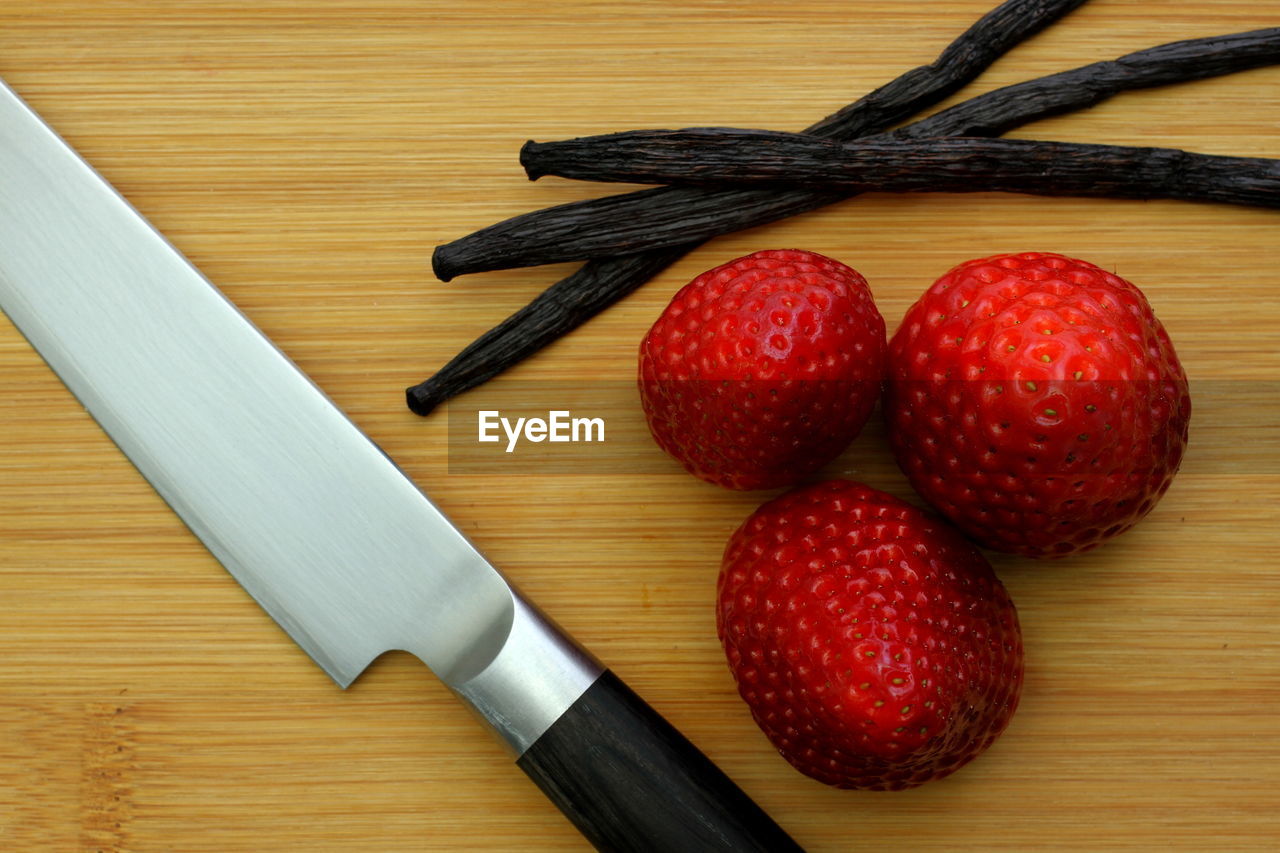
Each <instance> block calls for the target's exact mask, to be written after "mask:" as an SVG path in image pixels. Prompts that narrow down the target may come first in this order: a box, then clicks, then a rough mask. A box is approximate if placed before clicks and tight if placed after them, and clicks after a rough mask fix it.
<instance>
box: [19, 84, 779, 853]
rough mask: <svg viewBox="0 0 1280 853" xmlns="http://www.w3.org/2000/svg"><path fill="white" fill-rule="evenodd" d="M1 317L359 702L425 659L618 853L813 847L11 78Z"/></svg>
mask: <svg viewBox="0 0 1280 853" xmlns="http://www.w3.org/2000/svg"><path fill="white" fill-rule="evenodd" d="M0 309H3V311H4V313H5V314H6V315H7V316H8V317H9V319H10V320H11V321H12V322H13V323H14V325H15V326H16V327H17V328H18V329H19V331H21V332H22V334H23V335H24V336H25V337H26V338H27V340H28V341H29V342H30V343H31V345H32V346H33V347H34V348H35V349H36V350H37V351H38V352H39V353H40V355H41V356H42V357H43V358H44V360H45V361H46V362H47V363H48V365H49V366H50V368H52V369H53V371H54V372H55V373H56V374H57V375H58V377H59V378H60V379H61V380H62V381H63V383H64V384H66V385H67V387H68V388H69V389H70V390H71V392H72V393H73V394H74V395H75V396H76V398H77V399H78V400H79V401H80V402H81V403H82V404H83V405H84V407H85V408H86V409H87V410H88V412H89V413H90V414H91V415H92V416H93V417H94V418H95V419H96V420H97V422H98V423H99V425H101V426H102V428H103V429H104V430H105V431H106V433H107V434H108V435H109V436H110V437H111V438H112V440H113V441H114V442H115V443H116V445H117V446H118V447H119V448H120V450H121V451H122V452H123V453H124V454H125V455H126V456H127V457H128V458H129V459H130V460H131V461H132V463H133V464H134V465H135V466H136V467H137V469H138V470H139V471H140V472H141V473H142V475H143V476H144V477H145V478H146V479H147V480H148V481H149V482H150V483H151V484H152V485H153V486H154V487H155V489H156V491H157V492H159V494H160V495H161V496H162V497H163V498H164V500H165V501H166V502H167V503H168V504H169V506H170V507H172V509H173V510H174V511H175V512H176V513H177V514H178V516H179V517H181V518H182V520H183V521H184V522H185V523H186V525H187V526H188V527H189V528H190V529H191V531H192V532H193V533H194V534H195V535H196V536H197V537H198V538H199V539H200V541H201V542H203V543H204V545H205V546H206V547H207V548H208V549H209V551H210V552H211V553H212V554H213V555H214V557H216V558H217V559H218V561H219V562H221V563H222V565H224V566H225V567H226V568H227V570H228V571H230V572H231V574H232V575H233V576H234V577H235V578H236V579H237V581H238V582H239V583H240V584H241V586H243V587H244V589H245V590H246V591H247V592H248V593H249V595H251V596H252V597H253V598H254V599H255V600H256V601H257V602H258V603H259V604H260V605H261V606H262V607H263V608H264V609H265V610H266V611H267V612H268V613H269V614H270V615H271V617H272V618H273V619H274V620H275V621H276V622H277V623H278V624H279V625H280V626H281V627H282V628H283V629H284V630H285V632H287V633H288V635H289V636H290V637H292V638H293V640H294V641H295V642H296V643H297V644H298V645H299V646H301V647H302V649H303V650H305V651H306V652H307V654H308V655H310V656H311V658H312V659H314V660H315V661H316V663H317V664H319V666H320V667H321V668H322V669H323V670H324V671H325V672H326V673H328V674H329V676H330V677H331V678H332V679H333V680H334V681H335V682H336V683H337V684H338V685H339V686H340V687H346V686H348V685H349V684H351V683H352V681H354V680H355V678H356V677H357V676H358V675H359V674H360V672H361V671H362V670H364V668H365V667H366V666H368V664H369V663H370V662H372V660H373V659H374V658H376V657H377V656H378V655H380V654H382V653H383V652H385V651H388V650H392V649H399V650H406V651H409V652H411V653H413V654H414V655H416V656H417V657H418V658H420V659H421V660H422V661H423V662H424V663H425V664H426V665H427V666H428V667H430V668H431V670H432V671H433V672H434V673H435V674H436V675H437V676H438V677H440V678H441V679H442V680H443V681H444V682H445V683H446V684H447V685H448V686H449V687H450V689H451V690H453V692H454V693H455V694H457V695H458V696H459V697H460V698H461V699H462V700H463V701H464V702H466V703H467V704H469V705H470V706H471V707H472V708H473V709H474V710H475V711H476V712H477V715H478V716H479V718H480V719H481V720H483V721H484V722H485V723H486V724H487V725H488V726H489V727H490V728H491V729H492V730H493V732H494V733H495V734H496V735H497V737H498V740H499V742H500V743H502V744H504V745H505V746H506V747H507V748H508V749H509V750H510V752H511V753H512V754H513V755H514V756H515V762H516V764H517V765H518V766H519V767H520V768H521V769H522V770H524V772H525V773H526V774H527V775H528V776H529V777H530V778H531V779H532V780H533V781H534V783H535V784H537V785H538V787H540V788H541V789H542V790H543V791H544V793H546V794H547V796H548V797H550V798H551V800H552V801H553V802H555V804H556V805H557V806H558V807H559V808H560V809H561V810H562V811H563V812H564V813H565V815H566V816H567V817H568V818H569V819H570V820H571V821H573V822H574V824H575V825H576V826H577V827H578V828H579V830H581V831H582V833H583V834H584V835H585V836H586V838H587V839H588V840H589V841H590V842H591V843H593V844H594V845H595V846H597V847H598V848H600V849H609V850H681V851H686V850H772V851H777V850H798V849H799V847H798V846H797V845H796V844H795V842H794V841H793V840H792V839H791V838H790V837H789V836H788V835H787V834H786V832H784V831H783V830H782V829H781V828H779V827H778V825H777V824H776V823H774V822H773V820H772V819H771V818H769V817H768V816H767V815H766V814H765V812H764V811H763V810H762V809H760V808H759V807H758V806H757V805H756V804H755V803H754V802H753V801H752V800H751V799H750V798H749V797H748V796H747V795H746V794H745V793H744V792H743V791H742V790H741V788H739V787H738V786H737V785H736V784H734V783H733V782H732V781H731V780H729V779H728V777H727V776H725V775H724V774H723V773H722V772H721V771H720V770H719V769H718V768H717V767H716V766H715V765H714V764H713V763H712V762H711V761H710V760H709V759H707V758H706V756H704V755H703V754H702V753H701V752H700V751H699V750H698V749H697V748H696V747H695V746H693V745H692V744H691V743H690V742H689V741H688V740H687V739H686V738H684V737H683V736H682V735H680V734H679V733H678V732H677V731H676V730H675V729H674V728H672V727H671V726H670V725H669V724H668V723H667V722H666V721H665V720H664V719H663V718H662V717H661V716H660V715H659V714H658V713H657V712H655V711H654V710H653V709H652V708H650V707H649V706H648V705H647V704H646V703H644V702H643V700H641V699H640V698H639V697H638V696H637V695H636V694H635V693H634V692H632V691H631V690H630V689H629V688H628V687H627V686H626V685H625V684H623V683H622V682H621V681H620V680H619V679H618V678H617V677H616V676H615V675H614V674H613V673H612V672H611V671H609V670H608V669H607V668H605V667H604V666H603V665H602V664H601V663H600V662H599V661H597V660H596V659H595V658H594V657H593V656H592V655H591V654H589V653H588V652H587V651H585V650H584V649H582V648H581V647H580V646H579V645H578V644H577V643H575V642H574V641H573V640H572V639H571V638H569V637H568V636H566V635H565V634H564V633H563V632H562V631H561V630H560V629H559V628H557V627H556V625H555V624H554V623H553V622H552V621H551V620H550V619H549V618H547V617H546V616H545V615H544V614H543V613H542V612H541V611H540V610H538V608H536V607H535V606H534V605H532V604H531V603H530V602H529V601H528V600H527V599H525V598H524V597H523V596H521V595H520V593H519V592H518V591H517V590H516V589H514V588H513V587H512V585H511V584H510V583H509V582H508V581H507V580H506V579H505V578H504V577H503V575H502V574H501V573H500V572H499V571H498V570H497V569H496V568H494V566H492V565H491V564H490V563H489V561H488V560H487V559H486V558H485V557H484V556H483V554H482V553H481V552H480V551H479V549H478V548H476V547H475V545H474V544H473V543H471V542H470V541H469V540H468V539H467V537H466V536H464V535H463V534H462V533H461V532H460V531H459V530H458V529H457V528H456V527H455V526H454V525H453V524H452V523H451V522H450V521H449V520H448V519H447V518H446V517H445V516H444V515H443V513H441V511H440V510H439V509H438V508H437V507H436V506H435V505H434V504H433V503H432V502H431V500H430V499H429V498H428V497H427V496H426V494H424V493H423V491H421V490H420V489H419V488H418V487H417V486H416V485H415V484H414V483H413V482H412V481H410V480H409V478H408V477H406V476H405V475H404V473H403V472H402V471H401V470H400V469H399V468H398V467H397V466H396V464H395V463H394V462H393V461H392V460H391V459H390V458H389V457H388V456H387V455H386V454H385V453H383V452H382V450H381V449H380V448H378V447H377V445H376V444H374V442H373V441H372V440H370V439H369V438H368V437H367V436H365V435H364V434H363V433H362V432H361V431H360V430H359V428H358V427H357V426H356V425H355V424H354V423H353V422H352V421H351V420H350V419H349V418H348V417H347V416H346V415H344V414H343V413H342V412H341V411H340V410H339V409H338V408H337V407H336V406H335V405H334V404H333V403H332V402H331V401H330V400H329V399H328V398H327V397H326V396H325V394H324V392H323V391H322V390H321V389H320V388H319V387H317V386H316V385H315V384H314V383H313V382H311V381H310V380H309V379H308V378H307V377H306V376H305V375H304V374H303V373H302V372H301V371H300V370H299V369H298V368H297V367H296V366H295V365H294V364H293V363H292V362H291V361H290V360H289V359H288V357H287V356H286V355H285V354H284V353H283V352H282V351H280V350H279V349H278V348H277V347H275V346H274V345H273V344H272V343H271V342H270V341H269V340H268V339H267V338H266V337H265V336H264V335H263V334H262V333H261V332H259V331H258V330H257V329H256V328H255V327H254V326H253V324H252V323H251V322H250V321H249V320H248V319H247V318H246V317H245V316H244V315H243V314H242V313H241V312H240V311H239V310H238V309H237V308H236V307H235V306H234V305H233V304H232V303H231V302H230V301H229V300H227V299H226V298H225V297H224V296H223V295H222V293H221V292H220V291H218V289H217V288H216V287H215V286H214V285H213V284H212V283H210V282H209V281H208V280H207V279H206V278H204V277H203V276H202V275H201V274H200V273H199V271H197V270H196V269H195V267H194V266H192V265H191V264H190V263H189V262H188V261H187V260H186V259H185V258H184V257H183V256H182V255H181V253H180V252H179V251H178V250H177V249H176V248H175V247H174V246H172V245H171V244H170V243H169V242H168V241H167V240H166V239H165V238H164V237H163V236H162V235H161V234H160V233H159V232H158V231H156V230H155V229H154V228H153V227H152V226H151V225H150V224H149V223H148V222H147V221H146V220H145V219H144V218H143V217H142V216H141V214H139V213H138V212H137V211H136V210H135V209H134V208H133V207H132V206H130V204H129V203H128V201H127V200H126V199H124V197H123V196H121V195H120V194H119V193H118V192H116V191H115V190H114V188H112V187H111V186H110V184H108V183H107V182H106V181H105V180H104V179H103V178H102V177H101V176H100V175H98V174H97V173H96V172H95V171H94V170H93V168H92V167H91V166H90V165H89V164H88V163H86V162H85V161H84V160H83V159H82V158H81V157H80V156H79V155H78V154H76V153H75V152H74V151H73V150H72V149H71V148H70V146H68V145H67V144H66V143H65V142H64V141H63V140H62V139H61V138H60V137H59V136H58V135H57V133H56V132H55V131H54V130H53V129H52V128H50V127H49V126H48V125H47V124H45V123H44V121H43V120H42V119H40V117H39V116H38V115H36V113H35V112H34V111H33V110H31V109H30V108H29V107H28V106H27V105H26V104H25V103H24V102H23V101H22V100H21V98H19V96H18V95H17V94H16V93H15V92H14V91H13V90H12V89H10V88H9V87H8V85H7V84H5V83H4V82H3V81H0Z"/></svg>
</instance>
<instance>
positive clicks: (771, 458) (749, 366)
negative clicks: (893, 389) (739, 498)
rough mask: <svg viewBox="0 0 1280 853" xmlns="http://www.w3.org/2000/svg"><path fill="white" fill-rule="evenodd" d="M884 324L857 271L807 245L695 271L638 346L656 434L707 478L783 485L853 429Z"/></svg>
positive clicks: (866, 411)
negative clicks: (807, 247) (799, 248)
mask: <svg viewBox="0 0 1280 853" xmlns="http://www.w3.org/2000/svg"><path fill="white" fill-rule="evenodd" d="M885 347H886V342H885V327H884V320H883V318H881V316H880V312H879V311H877V310H876V307H875V303H874V302H872V299H871V291H870V289H869V288H868V287H867V282H866V280H865V279H864V278H863V277H862V276H861V275H859V274H858V273H857V272H856V271H854V270H852V269H850V268H849V267H847V266H845V265H844V264H842V263H840V262H839V261H835V260H832V259H831V258H827V257H824V256H822V255H819V254H816V253H814V252H806V251H800V250H774V251H763V252H756V253H754V254H751V255H747V256H746V257H743V258H739V259H737V260H735V261H731V262H730V263H727V264H724V265H723V266H719V267H716V268H715V269H712V270H709V271H708V272H705V273H703V274H702V275H700V276H698V277H697V278H695V279H694V280H693V281H691V282H690V283H689V284H687V285H686V286H685V287H684V288H682V289H681V290H680V292H678V293H677V294H676V295H675V297H674V298H673V299H672V300H671V303H670V304H669V305H668V306H667V307H666V310H664V311H663V312H662V315H661V316H660V317H659V318H658V320H657V322H656V323H654V324H653V328H651V329H650V330H649V333H648V334H647V335H646V336H645V338H644V342H643V343H642V344H641V346H640V378H639V381H640V397H641V402H642V404H643V406H644V412H645V417H646V418H647V420H648V423H649V431H650V432H651V433H652V434H653V437H654V439H655V440H656V441H657V442H658V445H659V446H660V447H661V448H662V449H663V450H665V451H666V452H667V453H669V454H670V455H671V456H673V457H675V458H676V459H677V460H679V461H680V462H681V463H682V464H683V465H684V466H685V468H686V469H687V470H688V471H689V472H690V473H692V474H694V475H695V476H697V477H700V478H702V479H704V480H707V481H708V482H712V483H718V484H719V485H722V486H726V487H729V488H733V489H768V488H774V487H777V486H785V485H792V484H794V483H797V482H799V481H800V480H801V479H802V478H803V477H804V476H805V475H807V474H809V473H811V472H813V471H816V470H817V469H818V468H820V467H822V466H823V465H825V464H826V463H827V462H829V461H831V460H832V459H834V458H835V457H836V456H838V455H839V454H840V452H841V451H842V450H844V448H845V447H847V446H848V444H849V442H851V441H852V440H853V439H854V438H855V437H856V436H857V434H858V433H859V432H860V431H861V430H862V427H863V425H864V424H865V423H866V421H867V418H868V417H869V416H870V414H871V411H872V409H873V408H874V406H875V402H876V399H877V397H878V396H879V393H880V387H881V380H882V378H883V375H882V374H883V370H884V358H885Z"/></svg>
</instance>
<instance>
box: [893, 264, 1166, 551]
mask: <svg viewBox="0 0 1280 853" xmlns="http://www.w3.org/2000/svg"><path fill="white" fill-rule="evenodd" d="M889 358H890V364H889V382H888V383H887V388H886V396H885V409H884V412H885V418H886V420H887V423H888V425H889V438H890V442H891V444H892V446H893V449H894V453H895V455H896V456H897V459H898V464H899V465H900V466H901V468H902V469H903V471H904V472H905V473H906V475H907V478H908V479H909V480H910V481H911V484H912V486H914V487H915V489H916V490H917V491H918V492H919V493H920V494H921V495H922V496H923V497H924V498H925V499H926V500H927V501H929V503H931V504H932V505H933V506H934V507H936V508H937V509H938V510H939V511H941V512H942V513H943V514H944V515H946V516H947V517H948V518H950V519H951V520H952V521H953V522H955V523H956V524H957V525H958V526H959V527H960V528H962V529H963V530H964V531H966V532H967V533H969V534H970V535H971V536H973V537H974V538H975V539H977V540H978V541H979V542H980V543H981V544H983V545H986V546H987V547H989V548H992V549H996V550H1000V551H1010V552H1014V553H1020V554H1024V555H1028V556H1051V555H1062V554H1069V553H1073V552H1077V551H1081V550H1084V549H1087V548H1091V547H1094V546H1096V545H1098V544H1099V543H1101V542H1103V541H1104V540H1106V539H1108V538H1110V537H1112V536H1115V535H1117V534H1119V533H1121V532H1123V531H1125V530H1127V529H1129V528H1130V527H1132V526H1133V525H1134V524H1135V523H1136V522H1137V521H1138V520H1139V519H1141V518H1142V517H1143V516H1144V515H1146V514H1147V512H1149V511H1150V510H1151V508H1152V506H1154V505H1155V503H1156V501H1157V500H1159V498H1160V497H1161V495H1163V494H1164V492H1165V490H1166V489H1167V488H1168V487H1169V483H1170V482H1171V480H1172V479H1173V475H1174V473H1175V472H1176V471H1177V469H1178V465H1179V463H1180V461H1181V459H1182V454H1183V450H1184V449H1185V447H1186V443H1187V425H1188V421H1189V419H1190V412H1191V400H1190V396H1189V395H1188V391H1187V379H1186V375H1185V374H1184V373H1183V370H1182V367H1181V365H1180V364H1179V362H1178V357H1177V355H1176V354H1175V353H1174V350H1173V344H1172V343H1171V342H1170V340H1169V335H1168V334H1167V333H1166V332H1165V330H1164V327H1163V326H1162V325H1161V324H1160V321H1159V320H1157V319H1156V316H1155V314H1154V313H1153V312H1152V310H1151V306H1150V305H1148V304H1147V300H1146V298H1145V297H1144V296H1143V295H1142V293H1141V292H1140V291H1139V290H1138V288H1136V287H1134V286H1133V285H1132V284H1130V283H1129V282H1127V281H1125V280H1124V279H1122V278H1120V277H1118V276H1116V275H1113V274H1111V273H1109V272H1106V271H1105V270H1102V269H1100V268H1098V267H1096V266H1094V265H1093V264H1089V263H1085V262H1084V261H1078V260H1073V259H1071V258H1066V257H1063V256H1061V255H1055V254H1046V253H1039V252H1029V253H1024V254H1014V255H997V256H994V257H990V258H983V259H980V260H974V261H969V262H968V263H964V264H961V265H960V266H958V267H956V268H954V269H953V270H951V271H950V272H948V273H947V274H946V275H944V276H943V277H942V278H940V279H938V281H937V282H936V283H935V284H934V285H933V286H932V287H931V288H929V290H928V291H927V292H926V293H925V295H924V296H923V297H921V298H920V300H919V301H918V302H916V303H915V305H913V306H912V307H911V308H910V309H909V310H908V311H907V314H906V317H905V319H904V320H903V321H902V326H901V327H900V328H899V329H898V331H897V333H896V334H895V335H894V336H893V340H892V341H891V342H890V357H889Z"/></svg>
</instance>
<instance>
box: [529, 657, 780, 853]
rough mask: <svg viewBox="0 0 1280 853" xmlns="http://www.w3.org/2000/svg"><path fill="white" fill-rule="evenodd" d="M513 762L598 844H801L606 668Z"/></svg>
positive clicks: (773, 847) (611, 847)
mask: <svg viewBox="0 0 1280 853" xmlns="http://www.w3.org/2000/svg"><path fill="white" fill-rule="evenodd" d="M516 763H517V764H518V765H519V766H520V768H521V769H522V770H523V771H524V772H525V773H526V774H528V776H529V777H530V778H531V779H532V780H533V781H534V782H535V783H536V784H537V785H538V787H539V788H541V789H542V791H543V793H545V794H546V795H547V796H548V797H549V798H550V799H551V800H552V802H554V803H555V804H556V805H557V806H558V807H559V808H560V810H561V811H563V812H564V813H565V815H566V816H568V818H569V819H570V820H571V821H573V823H574V825H575V826H577V827H578V829H579V831H581V832H582V834H583V835H585V836H586V837H587V839H588V840H589V841H590V842H591V843H592V844H594V845H595V846H596V848H597V849H599V850H608V851H615V850H616V851H635V853H641V851H644V853H653V851H679V853H696V851H769V853H786V851H799V850H801V848H800V846H799V845H797V844H796V842H795V841H793V840H792V839H791V837H790V836H789V835H787V833H786V832H784V831H783V830H782V829H781V828H780V827H779V826H778V825H777V824H776V823H774V822H773V820H772V819H771V818H770V817H769V816H768V815H767V814H765V813H764V811H763V810H762V809H761V808H760V807H759V806H758V805H756V804H755V803H754V802H753V801H752V800H751V798H750V797H748V796H747V795H746V794H745V793H744V792H743V791H742V789H741V788H739V787H738V786H737V785H735V784H734V783H733V781H731V780H730V779H729V777H728V776H726V775H725V774H724V773H723V772H721V770H720V769H719V768H718V767H716V766H715V765H714V764H713V763H711V760H710V759H708V758H707V757H706V756H705V755H703V754H702V753H701V752H700V751H699V750H698V748H697V747H695V746H694V745H693V744H692V743H690V742H689V741H688V740H686V739H685V737H684V736H683V735H681V734H680V733H679V732H678V731H676V729H675V728H674V727H673V726H672V725H671V724H670V723H668V722H667V721H666V720H665V719H663V717H662V716H661V715H660V714H659V713H658V712H657V711H655V710H653V708H651V707H649V705H648V704H646V703H645V701H644V700H643V699H641V698H640V697H639V696H637V695H636V694H635V693H634V692H632V690H631V689H630V688H629V687H627V685H626V684H624V683H623V682H622V680H621V679H619V678H618V677H617V676H616V675H614V674H613V673H612V672H610V671H609V670H605V671H604V673H603V674H602V675H601V676H600V677H599V678H598V679H596V681H595V682H594V683H593V684H592V685H591V686H590V687H588V688H587V690H586V692H585V693H583V694H582V695H581V696H580V697H579V698H578V700H577V701H576V702H574V703H573V705H571V706H570V707H569V709H568V710H567V711H565V712H564V714H562V715H561V716H560V718H559V719H557V720H556V721H555V722H554V723H552V724H551V726H550V728H548V729H547V730H546V731H545V732H544V733H543V734H542V736H541V737H539V738H538V739H537V740H536V741H534V742H533V744H532V745H530V746H529V747H528V749H526V750H525V752H524V753H523V754H522V755H521V756H520V758H519V759H517V762H516Z"/></svg>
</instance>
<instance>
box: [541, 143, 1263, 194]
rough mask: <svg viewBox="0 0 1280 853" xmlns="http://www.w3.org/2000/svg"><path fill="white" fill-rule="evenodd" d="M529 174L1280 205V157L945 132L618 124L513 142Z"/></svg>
mask: <svg viewBox="0 0 1280 853" xmlns="http://www.w3.org/2000/svg"><path fill="white" fill-rule="evenodd" d="M520 162H521V163H523V164H524V166H525V169H526V171H528V173H529V177H530V178H537V177H540V176H542V175H559V176H561V177H566V178H577V179H580V180H594V181H618V182H624V183H654V184H681V185H692V186H726V185H739V186H755V187H760V186H766V187H767V186H792V187H796V186H800V187H823V188H828V189H829V188H832V187H839V188H841V189H845V190H855V191H857V192H876V191H879V192H955V193H961V192H981V191H997V192H1015V193H1027V194H1032V195H1047V196H1095V197H1103V198H1137V199H1153V198H1173V199H1183V200H1186V201H1212V202H1222V203H1226V204H1243V205H1253V206H1257V207H1280V160H1273V159H1267V158H1263V157H1227V156H1222V155H1216V154H1198V153H1193V152H1190V151H1183V150H1181V149H1178V148H1156V147H1148V146H1143V147H1134V146H1125V145H1099V144H1092V143H1076V142H1042V141H1038V140H1031V139H989V138H985V137H965V136H952V137H941V138H929V139H883V138H879V139H865V140H858V141H856V142H839V141H836V140H832V139H819V138H816V137H813V136H805V135H803V134H799V133H775V132H771V131H753V130H733V129H729V128H711V129H693V130H676V131H666V130H654V131H627V132H624V133H611V134H604V135H601V136H587V137H581V138H579V139H570V140H565V141H563V142H544V143H536V142H530V143H528V144H526V145H525V146H524V148H522V149H521V151H520Z"/></svg>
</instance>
